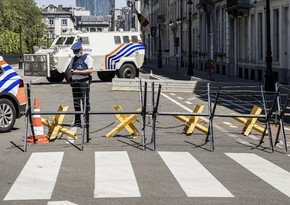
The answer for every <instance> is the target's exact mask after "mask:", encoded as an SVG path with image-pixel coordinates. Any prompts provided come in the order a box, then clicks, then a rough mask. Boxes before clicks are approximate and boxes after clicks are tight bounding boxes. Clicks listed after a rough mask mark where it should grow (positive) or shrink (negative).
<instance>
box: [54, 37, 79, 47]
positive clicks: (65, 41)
mask: <svg viewBox="0 0 290 205" xmlns="http://www.w3.org/2000/svg"><path fill="white" fill-rule="evenodd" d="M74 39H75V37H73V36H71V37H64V36H62V37H59V38H58V39H57V41H56V43H55V45H71V44H73V42H74Z"/></svg>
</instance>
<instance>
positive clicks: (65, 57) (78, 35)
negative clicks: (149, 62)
mask: <svg viewBox="0 0 290 205" xmlns="http://www.w3.org/2000/svg"><path fill="white" fill-rule="evenodd" d="M77 41H81V42H82V46H83V50H84V53H88V54H89V55H90V56H91V57H92V58H93V60H94V67H93V68H94V71H96V72H97V75H98V77H99V79H100V80H102V81H111V80H112V79H113V78H114V77H115V75H116V76H118V77H120V78H135V77H138V75H139V69H140V67H141V66H142V65H143V62H144V55H145V46H144V44H143V42H142V40H141V36H140V33H139V32H136V31H118V32H111V31H103V32H87V33H82V32H75V33H69V34H63V35H61V36H59V37H58V38H56V39H55V40H54V41H53V43H52V45H51V47H50V48H48V49H40V50H38V51H37V52H36V53H35V54H26V55H24V75H26V76H46V77H47V80H48V81H49V82H61V81H63V79H64V78H65V71H66V69H67V67H68V65H69V63H70V60H71V58H72V57H74V54H73V52H72V50H71V46H72V44H74V43H75V42H77ZM93 79H94V75H93Z"/></svg>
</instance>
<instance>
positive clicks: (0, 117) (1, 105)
mask: <svg viewBox="0 0 290 205" xmlns="http://www.w3.org/2000/svg"><path fill="white" fill-rule="evenodd" d="M15 120H16V109H15V106H14V104H13V103H12V102H11V101H10V100H8V99H5V98H2V99H0V122H1V123H0V133H1V132H8V131H10V130H11V129H12V128H13V126H14V124H15Z"/></svg>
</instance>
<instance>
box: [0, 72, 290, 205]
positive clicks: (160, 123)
mask: <svg viewBox="0 0 290 205" xmlns="http://www.w3.org/2000/svg"><path fill="white" fill-rule="evenodd" d="M20 74H21V71H20ZM141 77H142V78H148V74H141ZM24 80H25V81H26V82H28V81H30V80H32V82H34V83H37V82H45V79H44V78H38V77H24ZM111 88H112V84H111V83H103V82H99V81H98V80H97V82H95V83H93V84H92V85H91V105H92V106H91V107H92V110H96V111H114V108H113V105H114V104H118V105H121V106H122V108H123V110H124V111H135V110H137V109H138V108H139V107H140V96H139V93H138V92H128V91H127V92H126V91H112V90H111ZM205 95H206V94H203V93H199V94H196V93H162V94H161V98H160V107H159V111H160V112H190V111H191V110H192V109H193V107H194V106H195V105H197V104H199V105H202V106H204V107H205V108H204V111H205V112H206V111H207V105H208V104H207V100H206V98H205ZM35 97H37V98H38V99H39V103H40V109H41V111H56V110H57V108H58V106H59V105H63V106H69V110H71V111H72V110H73V107H72V99H71V89H70V87H69V85H41V86H39V85H33V86H32V98H35ZM147 102H148V107H147V110H149V111H150V110H151V106H152V105H151V97H150V93H148V101H147ZM231 103H232V102H231V101H229V102H227V103H224V104H220V105H219V106H218V107H217V111H218V112H219V113H233V112H238V111H237V110H236V109H235V106H234V105H231ZM239 108H240V109H241V110H242V109H243V106H242V103H240V104H239ZM241 110H240V112H246V113H248V112H249V110H248V108H245V110H244V111H241ZM42 117H44V118H47V119H49V120H51V119H52V117H53V116H52V115H48V116H42ZM72 119H73V117H72V116H70V115H66V116H65V118H64V122H63V123H64V124H70V123H71V122H72ZM140 121H141V119H140V117H138V118H137V122H135V123H134V125H135V126H136V128H137V129H138V130H139V131H140V132H141V123H140ZM198 123H199V124H200V125H203V126H206V127H207V122H206V119H204V118H201V119H199V121H198ZM117 125H118V122H116V117H115V116H114V115H93V116H91V118H90V137H91V140H90V142H89V143H85V144H84V150H83V151H79V150H78V149H77V148H76V147H74V146H72V145H70V144H68V143H67V142H66V139H67V137H66V136H62V137H60V136H59V138H58V139H57V140H55V141H54V142H50V143H48V144H44V145H29V146H28V147H27V152H22V151H21V150H20V149H18V148H16V147H15V146H14V145H12V143H11V141H12V142H13V143H15V144H17V145H23V136H24V133H25V118H24V117H23V118H21V119H19V120H17V122H16V124H15V127H14V129H13V131H11V132H9V133H5V134H1V136H0V187H1V188H0V204H7V205H8V204H24V205H26V204H27V205H28V204H29V205H30V204H31V205H32V204H40V205H41V204H51V205H52V204H79V205H81V204H82V205H87V204H106V205H110V204H112V205H113V204H289V203H290V199H289V197H290V163H289V160H290V156H289V155H288V154H285V153H284V152H283V149H282V147H281V145H280V144H278V146H277V147H275V152H274V153H273V154H272V153H270V151H269V149H268V140H267V138H265V140H264V143H263V144H262V146H260V147H256V145H257V144H258V142H259V139H260V137H261V134H260V133H258V132H252V133H251V135H250V137H245V136H243V135H242V134H241V132H242V128H243V127H242V126H241V124H240V123H238V122H237V121H236V120H234V119H232V118H216V119H215V120H214V145H215V150H214V152H212V151H211V146H210V143H206V144H204V142H205V138H206V135H205V134H204V133H203V132H201V131H198V130H195V131H194V133H193V135H190V136H186V135H184V134H183V133H182V132H183V125H182V122H181V121H179V120H177V119H175V118H174V117H172V116H157V123H156V128H157V129H156V151H153V146H152V144H150V141H151V136H152V119H150V117H149V116H148V117H146V129H145V134H146V142H147V143H148V144H147V149H146V151H144V150H143V147H142V146H141V145H142V144H141V137H137V138H136V139H133V138H132V137H131V136H130V135H129V134H128V132H127V131H125V130H122V131H121V132H120V133H118V135H117V136H115V137H112V138H106V137H105V135H106V134H107V133H108V132H109V131H110V130H111V129H113V128H114V127H116V126H117ZM67 128H68V129H69V127H67ZM45 129H46V128H45ZM274 129H275V128H274ZM46 131H47V129H46ZM77 133H78V139H77V140H76V141H75V142H74V143H75V145H76V146H80V144H81V134H82V130H81V129H79V128H78V130H77ZM42 153H43V154H44V155H41V154H42ZM50 163H51V164H52V165H51V164H50ZM55 167H56V168H55ZM33 168H34V169H33ZM38 182H42V183H38ZM36 184H40V188H38V189H35V188H34V187H35V186H36ZM21 185H22V186H21ZM49 187H50V189H49Z"/></svg>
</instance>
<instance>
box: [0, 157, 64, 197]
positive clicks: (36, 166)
mask: <svg viewBox="0 0 290 205" xmlns="http://www.w3.org/2000/svg"><path fill="white" fill-rule="evenodd" d="M62 158H63V152H43V153H33V154H32V155H31V156H30V158H29V160H28V161H27V163H26V165H25V166H24V168H23V170H22V172H21V173H20V175H19V176H18V178H17V179H16V181H15V183H14V184H13V186H12V187H11V189H10V191H9V192H8V194H7V195H6V197H5V198H4V201H5V200H32V199H50V197H51V194H52V192H53V189H54V185H55V183H56V179H57V175H58V172H59V169H60V166H61V162H62ZM47 173H49V174H47Z"/></svg>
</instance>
